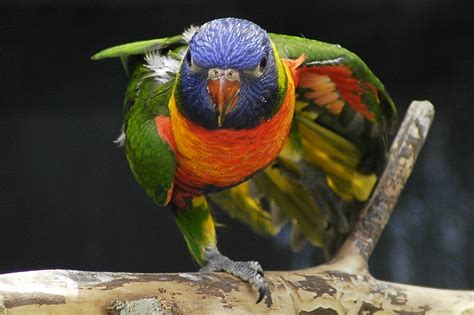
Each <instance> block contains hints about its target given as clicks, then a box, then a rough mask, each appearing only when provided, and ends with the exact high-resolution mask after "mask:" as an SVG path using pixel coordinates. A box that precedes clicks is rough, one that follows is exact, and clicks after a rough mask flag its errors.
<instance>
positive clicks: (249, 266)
mask: <svg viewBox="0 0 474 315" xmlns="http://www.w3.org/2000/svg"><path fill="white" fill-rule="evenodd" d="M204 258H205V260H206V261H207V263H206V264H205V265H204V266H203V267H202V268H201V269H200V271H201V272H213V271H225V272H228V273H231V274H233V275H235V276H237V277H239V278H240V279H242V280H244V281H247V282H248V283H249V284H250V285H251V286H252V288H253V289H254V291H258V293H259V296H258V299H257V303H259V302H261V301H262V300H263V298H264V297H265V295H267V294H268V291H267V288H266V286H265V279H264V277H263V269H262V266H260V264H259V263H258V262H257V261H247V262H245V261H232V260H230V259H229V258H228V257H226V256H223V255H222V254H221V253H219V251H218V250H217V248H211V249H209V250H206V252H205V256H204Z"/></svg>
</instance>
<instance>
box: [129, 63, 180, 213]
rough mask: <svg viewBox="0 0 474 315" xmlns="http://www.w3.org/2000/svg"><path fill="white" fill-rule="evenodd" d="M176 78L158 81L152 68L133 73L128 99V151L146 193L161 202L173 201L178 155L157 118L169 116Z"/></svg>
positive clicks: (134, 173)
mask: <svg viewBox="0 0 474 315" xmlns="http://www.w3.org/2000/svg"><path fill="white" fill-rule="evenodd" d="M172 87H173V82H172V81H170V82H167V83H165V84H159V83H157V82H156V81H155V80H154V79H153V78H152V77H150V76H149V73H148V69H146V68H144V67H143V66H142V67H138V68H137V69H136V71H135V72H134V73H133V74H132V77H131V81H130V86H129V89H128V93H127V98H126V101H127V102H128V103H130V104H131V105H130V107H129V109H128V110H127V112H126V114H125V115H126V116H125V125H124V132H125V135H126V143H125V151H126V155H127V159H128V162H129V164H130V168H131V170H132V173H133V175H134V176H135V178H136V180H137V181H138V182H139V184H140V185H141V186H142V187H143V189H144V190H145V191H146V193H147V194H148V195H149V196H150V197H151V198H152V199H153V200H154V201H155V202H156V203H157V204H159V205H165V204H167V203H168V202H169V198H170V196H171V190H172V185H173V179H174V172H175V163H176V161H175V155H174V152H173V150H172V148H171V147H170V145H169V143H168V142H167V141H166V140H165V139H163V138H161V136H160V134H159V133H158V131H157V127H156V124H155V118H156V117H157V116H162V117H169V111H168V100H169V98H170V96H171V92H172Z"/></svg>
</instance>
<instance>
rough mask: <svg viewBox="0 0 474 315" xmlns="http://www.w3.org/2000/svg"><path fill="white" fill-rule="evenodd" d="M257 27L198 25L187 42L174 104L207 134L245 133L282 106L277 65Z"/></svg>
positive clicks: (232, 22)
mask: <svg viewBox="0 0 474 315" xmlns="http://www.w3.org/2000/svg"><path fill="white" fill-rule="evenodd" d="M276 58H277V57H275V53H274V51H273V49H272V44H271V41H270V38H269V37H268V34H267V32H266V31H265V30H263V29H262V28H260V27H259V26H258V25H256V24H254V23H252V22H249V21H246V20H241V19H236V18H225V19H218V20H213V21H211V22H208V23H206V24H204V25H202V26H201V27H200V28H199V30H198V31H197V32H196V33H195V34H194V36H193V37H192V38H191V40H190V42H189V47H188V51H187V52H186V55H185V57H184V60H183V63H182V66H181V71H180V76H179V78H178V87H177V89H178V93H177V102H178V107H179V108H180V111H181V112H182V113H183V115H184V116H185V117H187V118H188V119H190V120H191V121H192V122H194V123H196V124H198V125H200V126H203V127H205V128H208V129H217V128H227V129H247V128H253V127H255V126H257V125H258V124H259V123H260V122H262V121H263V120H265V119H268V118H270V117H271V116H272V114H274V112H275V110H276V108H277V107H278V106H279V104H280V98H281V95H280V94H281V93H280V90H281V88H280V87H279V81H278V76H279V74H278V62H280V61H278V60H276Z"/></svg>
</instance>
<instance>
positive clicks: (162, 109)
mask: <svg viewBox="0 0 474 315" xmlns="http://www.w3.org/2000/svg"><path fill="white" fill-rule="evenodd" d="M183 47H184V39H183V36H182V35H177V36H173V37H168V38H159V39H153V40H147V41H140V42H134V43H129V44H124V45H119V46H115V47H111V48H108V49H105V50H103V51H101V52H99V53H97V54H95V55H94V56H93V57H92V59H93V60H98V59H103V58H114V57H119V58H120V59H121V60H122V62H123V64H124V66H125V70H126V71H127V73H130V82H129V85H128V87H127V92H126V97H125V105H124V116H125V119H124V135H125V151H126V155H127V159H128V162H129V165H130V168H131V170H132V173H133V175H134V176H135V178H136V180H137V181H138V183H139V184H140V185H141V186H142V187H143V189H144V190H145V191H146V193H147V194H148V195H149V196H150V197H151V198H152V199H153V200H154V201H155V202H156V203H157V204H159V205H166V204H168V203H169V201H170V198H171V194H172V190H173V180H174V172H175V164H176V161H175V155H174V152H173V148H172V144H171V141H170V137H169V134H168V133H167V132H166V128H167V127H168V130H169V126H166V124H167V120H169V110H168V102H169V99H170V97H171V93H172V90H173V85H174V73H171V72H172V71H171V70H170V71H168V72H167V73H168V74H169V79H168V80H156V77H155V75H154V73H153V69H151V68H150V67H149V66H148V65H146V61H145V56H146V54H147V53H150V54H156V55H157V56H160V57H163V56H165V57H170V58H175V59H176V58H179V56H177V52H178V51H179V50H180V49H182V48H183ZM174 70H175V69H174ZM158 122H160V123H162V124H164V127H163V128H164V129H165V131H164V132H161V133H160V131H159V130H158V128H157V127H158V124H159V123H158Z"/></svg>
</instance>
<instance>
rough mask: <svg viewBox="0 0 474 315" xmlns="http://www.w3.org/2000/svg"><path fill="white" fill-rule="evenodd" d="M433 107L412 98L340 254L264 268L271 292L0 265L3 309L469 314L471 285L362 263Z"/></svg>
mask: <svg viewBox="0 0 474 315" xmlns="http://www.w3.org/2000/svg"><path fill="white" fill-rule="evenodd" d="M433 116H434V110H433V106H432V105H431V104H430V103H429V102H426V101H425V102H413V103H412V105H411V106H410V108H409V109H408V112H407V114H406V117H405V119H404V121H403V124H402V126H401V127H400V130H399V132H398V134H397V136H396V138H395V140H394V143H393V145H392V148H391V150H390V156H389V161H388V164H387V167H386V170H385V171H384V173H383V175H382V177H381V179H380V181H379V184H378V186H377V188H376V189H375V191H374V193H373V195H372V197H371V199H370V201H369V203H368V206H367V207H366V208H364V210H363V211H362V213H361V216H360V219H359V221H358V223H357V224H356V225H355V228H354V231H353V232H352V234H351V235H350V236H349V237H348V239H347V240H346V242H345V243H344V245H343V246H342V248H341V250H340V251H339V253H338V254H337V255H336V258H335V259H334V260H333V261H331V262H330V263H328V264H325V265H321V266H318V267H314V268H310V269H305V270H297V271H291V272H267V273H266V274H265V279H266V284H267V287H268V288H269V291H270V293H271V295H270V296H267V297H266V298H265V299H264V301H263V303H260V304H255V293H254V292H253V291H252V289H251V288H250V286H249V285H248V283H245V282H243V281H241V280H240V279H237V278H235V277H233V276H231V275H228V274H224V273H209V274H203V273H183V274H130V273H109V272H85V271H70V270H44V271H30V272H21V273H13V274H6V275H0V314H1V313H2V311H3V314H7V313H8V314H39V313H41V314H44V313H54V314H78V313H88V314H89V313H90V314H107V313H109V314H122V315H124V314H203V313H205V314H216V313H223V312H229V311H230V312H232V313H238V314H285V313H287V314H294V313H298V314H365V313H368V314H373V313H377V314H463V315H467V314H474V291H456V290H439V289H430V288H422V287H416V286H409V285H403V284H395V283H388V282H383V281H380V280H376V279H374V278H373V277H372V276H371V275H370V274H369V272H368V270H367V260H368V258H369V256H370V254H371V253H372V251H373V249H374V247H375V245H376V243H377V241H378V238H379V237H380V234H381V233H382V231H383V228H384V226H385V224H386V223H387V221H388V219H389V217H390V214H391V213H392V210H393V208H394V207H395V203H396V202H397V200H398V196H399V194H400V192H401V190H402V188H403V186H404V185H405V183H406V180H407V179H408V177H409V175H410V173H411V171H412V169H413V165H414V163H415V160H416V157H417V156H418V153H419V151H420V150H421V147H422V146H423V144H424V141H425V139H426V135H427V133H428V129H429V127H430V125H431V122H432V120H433ZM379 311H380V312H379Z"/></svg>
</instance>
